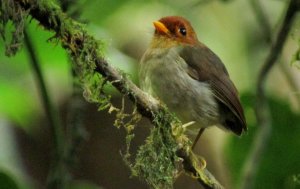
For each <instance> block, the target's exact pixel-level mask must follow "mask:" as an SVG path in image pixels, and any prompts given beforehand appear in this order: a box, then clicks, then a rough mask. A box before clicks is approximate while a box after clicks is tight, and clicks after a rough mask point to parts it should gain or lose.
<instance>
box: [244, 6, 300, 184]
mask: <svg viewBox="0 0 300 189" xmlns="http://www.w3.org/2000/svg"><path fill="white" fill-rule="evenodd" d="M299 8H300V2H299V0H291V1H290V3H289V5H288V8H287V11H286V14H285V17H284V20H283V23H282V25H281V28H280V29H279V33H278V35H277V37H276V40H275V41H274V43H273V45H272V48H271V50H270V52H269V55H268V57H267V59H266V61H265V63H264V64H263V67H262V69H261V71H260V73H259V76H258V82H257V89H256V91H257V96H256V108H255V111H256V118H257V122H258V126H259V128H258V131H257V134H256V136H255V138H254V143H253V145H252V148H251V150H250V154H249V155H248V156H247V160H246V162H245V166H244V169H243V173H242V177H241V182H242V183H241V187H240V188H242V189H248V188H252V186H253V183H254V176H255V174H256V172H257V168H258V166H257V164H259V162H260V161H261V158H262V156H261V155H262V153H263V152H264V151H265V148H266V146H267V141H268V139H269V137H270V135H271V129H272V127H271V125H272V122H271V117H270V110H269V106H268V103H267V97H266V94H265V89H264V84H265V82H266V79H267V76H268V73H269V72H270V70H271V68H272V67H273V65H274V64H275V63H276V60H277V59H278V57H279V55H280V53H281V51H282V48H283V45H284V43H285V41H286V39H287V36H288V34H289V31H290V29H291V26H292V23H293V18H294V16H295V14H296V12H297V11H298V10H299Z"/></svg>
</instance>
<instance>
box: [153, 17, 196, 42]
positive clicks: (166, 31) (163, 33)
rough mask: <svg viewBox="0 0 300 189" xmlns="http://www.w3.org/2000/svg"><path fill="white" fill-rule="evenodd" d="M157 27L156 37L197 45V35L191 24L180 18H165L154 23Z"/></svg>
mask: <svg viewBox="0 0 300 189" xmlns="http://www.w3.org/2000/svg"><path fill="white" fill-rule="evenodd" d="M153 24H154V27H155V32H154V37H159V38H165V39H171V40H173V41H176V42H179V43H186V44H191V45H193V44H196V43H198V39H197V35H196V33H195V31H194V29H193V27H192V26H191V24H190V22H189V21H188V20H186V19H185V18H183V17H180V16H168V17H163V18H161V19H160V20H158V21H155V22H153Z"/></svg>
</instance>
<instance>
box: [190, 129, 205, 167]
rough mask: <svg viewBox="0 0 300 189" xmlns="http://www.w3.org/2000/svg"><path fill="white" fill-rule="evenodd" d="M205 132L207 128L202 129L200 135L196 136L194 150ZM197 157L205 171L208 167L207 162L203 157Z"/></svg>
mask: <svg viewBox="0 0 300 189" xmlns="http://www.w3.org/2000/svg"><path fill="white" fill-rule="evenodd" d="M204 130H205V128H201V129H200V130H199V132H198V134H197V136H196V139H195V140H194V143H193V145H192V150H194V148H195V146H196V144H197V142H198V141H199V139H200V137H201V135H202V134H203V132H204ZM197 157H198V159H199V161H200V162H201V164H202V166H201V168H203V169H204V168H205V167H206V161H205V159H204V158H203V157H201V156H197Z"/></svg>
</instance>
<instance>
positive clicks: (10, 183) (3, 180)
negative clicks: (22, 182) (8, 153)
mask: <svg viewBox="0 0 300 189" xmlns="http://www.w3.org/2000/svg"><path fill="white" fill-rule="evenodd" d="M0 186H1V189H19V187H18V185H17V183H16V182H15V181H14V179H13V178H12V177H11V176H9V175H8V174H6V173H5V172H2V171H0Z"/></svg>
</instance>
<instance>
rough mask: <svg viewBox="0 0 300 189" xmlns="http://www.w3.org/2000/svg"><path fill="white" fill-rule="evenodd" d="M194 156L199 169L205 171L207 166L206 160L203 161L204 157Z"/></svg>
mask: <svg viewBox="0 0 300 189" xmlns="http://www.w3.org/2000/svg"><path fill="white" fill-rule="evenodd" d="M196 156H197V159H198V160H199V162H200V166H199V168H200V169H202V170H203V169H205V168H206V165H207V164H206V160H205V159H204V157H202V156H199V155H196Z"/></svg>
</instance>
